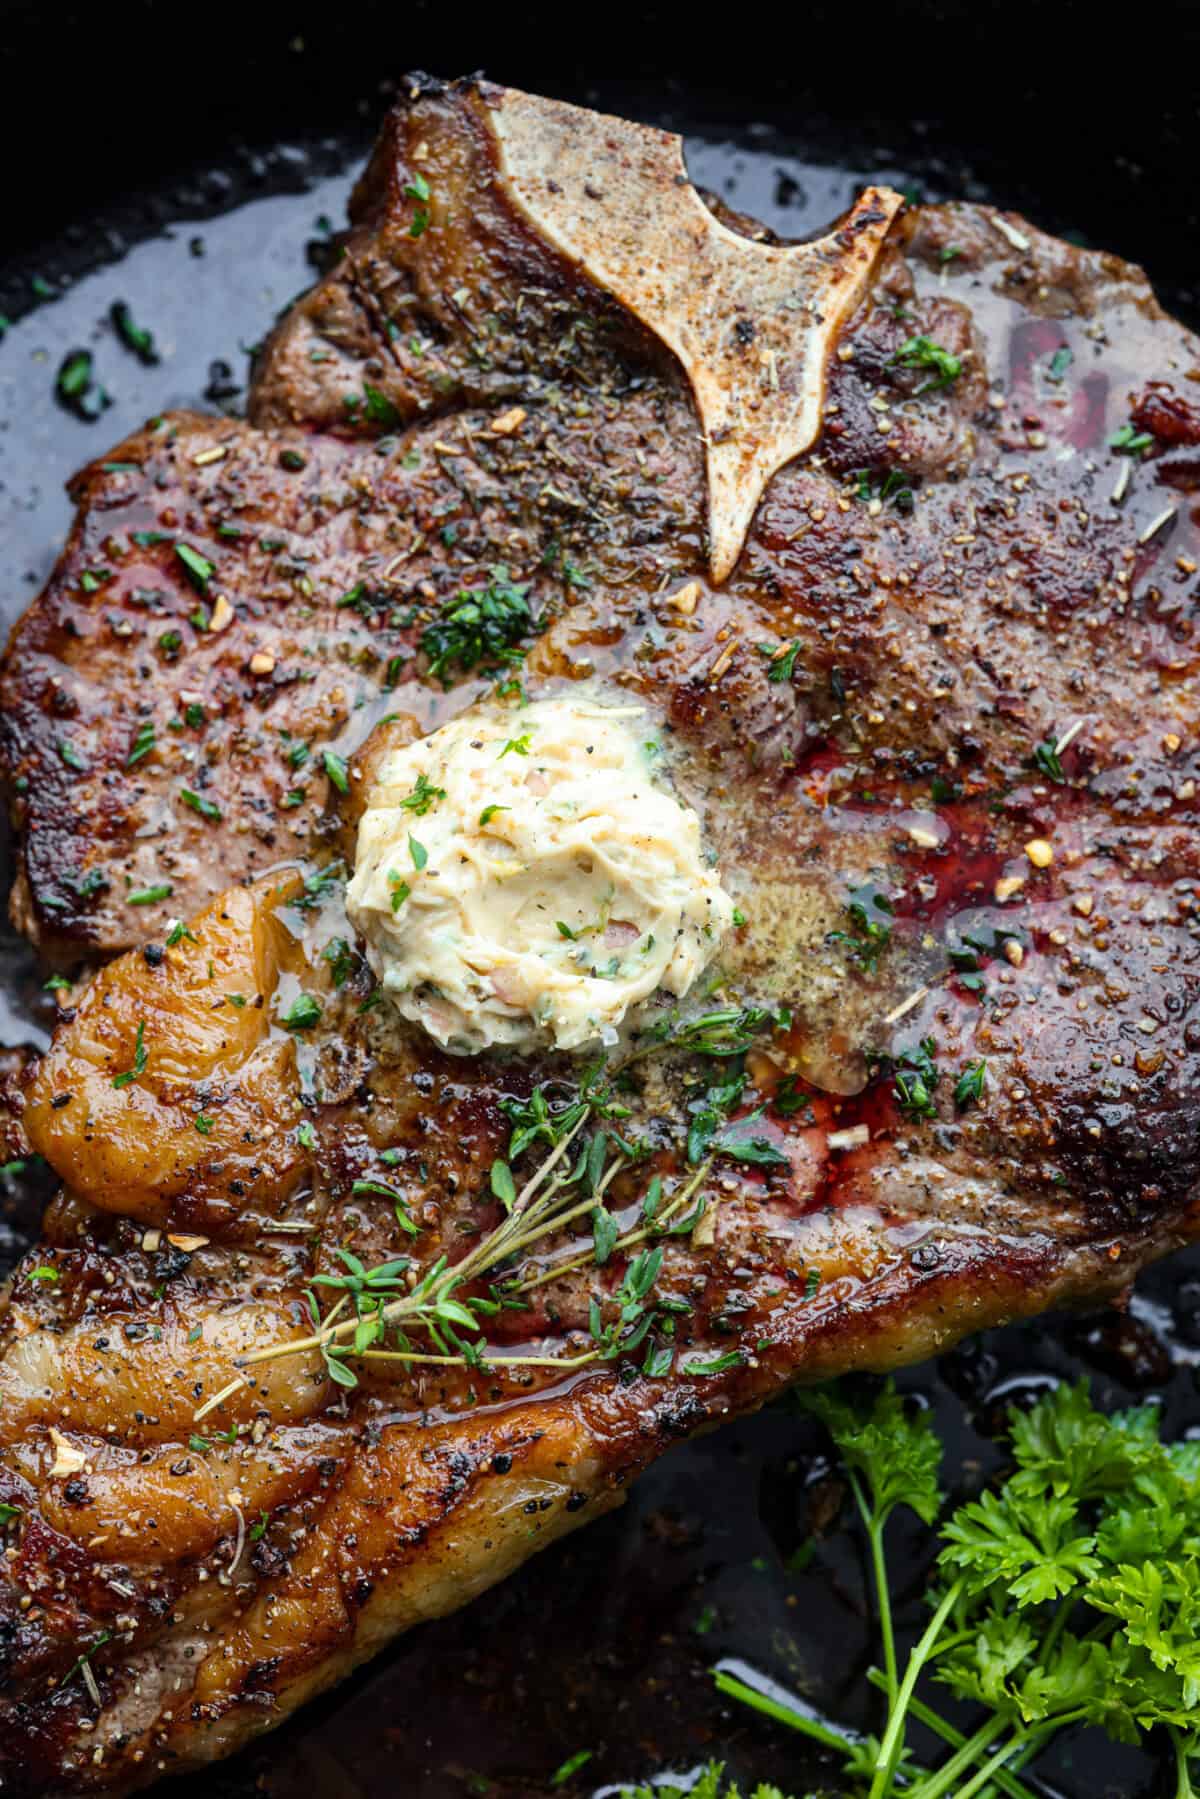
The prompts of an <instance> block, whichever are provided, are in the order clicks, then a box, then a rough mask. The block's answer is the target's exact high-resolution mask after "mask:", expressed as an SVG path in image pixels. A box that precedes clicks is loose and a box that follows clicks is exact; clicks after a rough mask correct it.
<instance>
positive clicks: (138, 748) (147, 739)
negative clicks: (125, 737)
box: [125, 718, 155, 768]
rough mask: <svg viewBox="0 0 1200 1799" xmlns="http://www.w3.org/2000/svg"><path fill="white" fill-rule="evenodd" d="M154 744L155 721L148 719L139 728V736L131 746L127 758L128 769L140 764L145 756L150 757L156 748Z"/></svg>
mask: <svg viewBox="0 0 1200 1799" xmlns="http://www.w3.org/2000/svg"><path fill="white" fill-rule="evenodd" d="M154 744H155V736H154V720H153V719H152V718H148V719H146V720H145V721H144V722H143V723H142V724H140V725H139V726H138V728H137V735H136V736H135V737H134V740H133V742H132V744H131V745H130V746H129V754H128V756H127V757H126V758H125V766H126V768H132V767H133V765H134V763H135V762H140V761H141V759H142V757H143V756H148V755H149V754H150V751H151V750H152V749H153V748H154Z"/></svg>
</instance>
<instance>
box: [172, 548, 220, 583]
mask: <svg viewBox="0 0 1200 1799" xmlns="http://www.w3.org/2000/svg"><path fill="white" fill-rule="evenodd" d="M175 554H176V555H177V556H178V558H179V560H180V562H182V564H183V566H184V568H185V569H186V570H187V574H188V579H189V581H191V583H192V585H193V587H196V588H198V589H199V591H200V592H201V593H205V592H207V589H208V584H209V582H210V581H211V580H212V578H213V576H214V575H215V574H216V572H217V565H216V563H215V562H210V561H209V560H208V557H207V556H202V555H201V554H200V552H199V550H194V549H193V548H192V546H191V544H190V543H177V544H176V545H175Z"/></svg>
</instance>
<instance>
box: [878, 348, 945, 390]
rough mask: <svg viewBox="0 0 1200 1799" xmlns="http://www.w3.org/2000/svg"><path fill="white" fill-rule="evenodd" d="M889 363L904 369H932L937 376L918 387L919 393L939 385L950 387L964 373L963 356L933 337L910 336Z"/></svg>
mask: <svg viewBox="0 0 1200 1799" xmlns="http://www.w3.org/2000/svg"><path fill="white" fill-rule="evenodd" d="M888 364H889V367H891V366H892V365H896V364H898V365H899V367H900V368H904V369H932V370H933V371H934V373H935V377H936V378H935V379H933V380H930V381H926V382H924V383H923V384H922V385H921V386H920V387H918V389H917V393H918V394H925V393H929V392H930V391H931V390H933V389H936V388H939V387H949V386H950V384H951V382H952V381H957V380H958V377H959V376H960V375H961V374H962V358H961V357H959V356H955V355H953V354H952V353H951V352H950V351H949V350H945V349H943V348H942V346H941V344H938V343H935V342H934V341H933V339H932V338H931V337H910V338H909V340H908V342H907V343H903V344H901V346H900V348H899V349H898V350H897V351H896V354H895V355H894V356H892V357H889V359H888Z"/></svg>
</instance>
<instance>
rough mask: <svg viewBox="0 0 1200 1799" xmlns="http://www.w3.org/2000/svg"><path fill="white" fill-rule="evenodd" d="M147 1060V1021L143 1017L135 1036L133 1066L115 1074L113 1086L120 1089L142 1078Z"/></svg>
mask: <svg viewBox="0 0 1200 1799" xmlns="http://www.w3.org/2000/svg"><path fill="white" fill-rule="evenodd" d="M146 1062H147V1055H146V1021H145V1019H144V1018H143V1019H141V1020H140V1021H139V1023H138V1028H137V1035H136V1036H135V1038H134V1043H133V1067H132V1068H127V1069H126V1070H125V1072H124V1073H123V1074H116V1075H114V1076H113V1086H114V1087H116V1088H117V1089H118V1091H119V1090H120V1089H121V1088H122V1087H130V1086H132V1085H133V1083H134V1081H136V1080H138V1079H140V1077H141V1076H142V1075H143V1074H145V1072H146Z"/></svg>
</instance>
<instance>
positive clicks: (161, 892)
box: [125, 881, 172, 906]
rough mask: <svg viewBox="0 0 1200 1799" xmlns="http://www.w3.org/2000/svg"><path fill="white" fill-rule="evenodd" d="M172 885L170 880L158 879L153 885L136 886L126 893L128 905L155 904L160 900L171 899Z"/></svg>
mask: <svg viewBox="0 0 1200 1799" xmlns="http://www.w3.org/2000/svg"><path fill="white" fill-rule="evenodd" d="M171 893H172V887H171V883H170V881H156V882H155V884H154V886H153V887H134V888H133V889H132V890H131V891H130V892H129V893H127V894H126V895H125V904H126V905H127V906H155V905H157V904H158V902H159V900H165V899H170V897H171Z"/></svg>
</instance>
